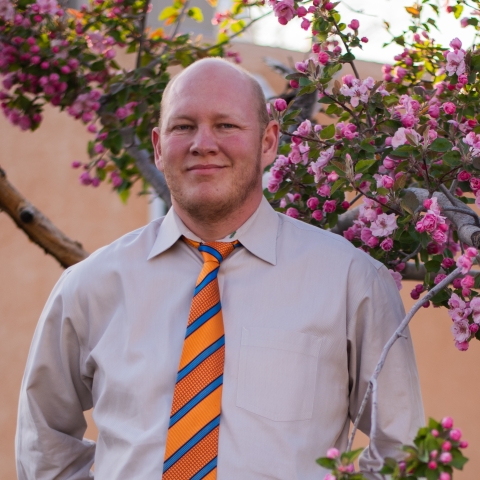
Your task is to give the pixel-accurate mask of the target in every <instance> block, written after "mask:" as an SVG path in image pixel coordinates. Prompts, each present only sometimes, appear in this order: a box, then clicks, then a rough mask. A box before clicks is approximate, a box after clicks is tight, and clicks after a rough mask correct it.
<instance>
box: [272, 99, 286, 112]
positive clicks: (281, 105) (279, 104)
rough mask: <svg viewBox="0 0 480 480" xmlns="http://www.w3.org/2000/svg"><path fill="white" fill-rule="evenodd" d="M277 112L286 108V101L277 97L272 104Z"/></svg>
mask: <svg viewBox="0 0 480 480" xmlns="http://www.w3.org/2000/svg"><path fill="white" fill-rule="evenodd" d="M273 106H274V107H275V110H277V112H283V111H284V110H286V109H287V102H286V101H285V100H284V99H283V98H277V99H276V100H275V102H274V104H273Z"/></svg>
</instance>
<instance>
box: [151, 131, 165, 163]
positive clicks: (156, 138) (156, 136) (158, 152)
mask: <svg viewBox="0 0 480 480" xmlns="http://www.w3.org/2000/svg"><path fill="white" fill-rule="evenodd" d="M152 143H153V151H154V153H155V165H156V166H157V168H158V169H159V170H160V171H161V172H163V161H162V148H161V145H160V129H159V128H158V127H155V128H154V129H153V130H152Z"/></svg>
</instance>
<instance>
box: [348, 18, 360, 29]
mask: <svg viewBox="0 0 480 480" xmlns="http://www.w3.org/2000/svg"><path fill="white" fill-rule="evenodd" d="M348 27H349V28H351V29H352V30H358V28H359V27H360V22H359V21H358V20H356V19H355V18H354V19H353V20H352V21H351V22H350V23H349V24H348Z"/></svg>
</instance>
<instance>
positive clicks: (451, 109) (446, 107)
mask: <svg viewBox="0 0 480 480" xmlns="http://www.w3.org/2000/svg"><path fill="white" fill-rule="evenodd" d="M442 108H443V111H444V112H445V113H446V114H447V115H453V114H454V113H455V111H456V109H457V107H455V105H454V104H453V103H452V102H445V103H444V104H443V105H442Z"/></svg>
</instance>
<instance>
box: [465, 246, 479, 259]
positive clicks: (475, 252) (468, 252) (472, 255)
mask: <svg viewBox="0 0 480 480" xmlns="http://www.w3.org/2000/svg"><path fill="white" fill-rule="evenodd" d="M465 255H467V256H468V257H470V258H475V257H476V256H477V255H478V250H477V249H476V248H474V247H468V248H467V249H466V250H465Z"/></svg>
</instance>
